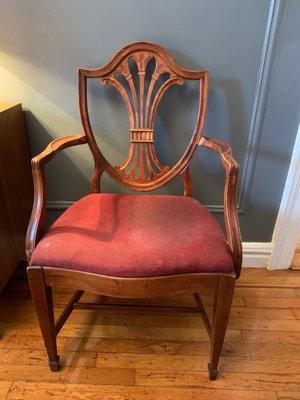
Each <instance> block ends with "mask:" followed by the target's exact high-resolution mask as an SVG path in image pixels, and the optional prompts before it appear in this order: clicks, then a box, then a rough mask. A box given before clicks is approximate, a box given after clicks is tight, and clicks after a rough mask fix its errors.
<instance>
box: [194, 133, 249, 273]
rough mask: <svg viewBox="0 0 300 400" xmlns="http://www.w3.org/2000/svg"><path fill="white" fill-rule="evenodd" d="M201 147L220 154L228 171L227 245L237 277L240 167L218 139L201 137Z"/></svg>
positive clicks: (226, 189) (240, 250)
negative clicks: (237, 201) (237, 205)
mask: <svg viewBox="0 0 300 400" xmlns="http://www.w3.org/2000/svg"><path fill="white" fill-rule="evenodd" d="M199 146H203V147H206V148H207V149H211V150H213V151H215V152H216V153H218V154H219V157H220V160H221V163H222V164H223V167H224V169H225V171H226V177H225V185H224V221H225V230H226V238H227V244H228V247H229V249H230V251H231V254H232V258H233V261H234V269H235V272H236V277H237V278H238V277H239V276H240V273H241V266H242V258H243V255H242V240H241V233H240V226H239V220H238V217H237V210H236V191H237V178H238V171H239V165H238V163H237V162H236V160H235V159H234V158H233V156H232V153H231V147H230V146H229V145H228V144H226V143H224V142H222V141H221V140H218V139H212V138H207V137H201V138H200V140H199Z"/></svg>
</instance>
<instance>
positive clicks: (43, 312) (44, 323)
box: [27, 267, 59, 372]
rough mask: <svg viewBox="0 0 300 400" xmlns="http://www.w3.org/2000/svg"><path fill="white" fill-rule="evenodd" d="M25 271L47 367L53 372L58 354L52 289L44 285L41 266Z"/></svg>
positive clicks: (55, 368)
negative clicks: (46, 358) (45, 352)
mask: <svg viewBox="0 0 300 400" xmlns="http://www.w3.org/2000/svg"><path fill="white" fill-rule="evenodd" d="M27 272H28V278H29V284H30V289H31V295H32V298H33V301H34V305H35V310H36V313H37V316H38V319H39V324H40V329H41V332H42V336H43V339H44V343H45V347H46V351H47V355H48V362H49V367H50V369H51V371H53V372H55V371H58V369H59V356H58V355H57V345H56V334H55V323H54V312H53V300H52V289H51V287H50V286H46V285H45V281H44V276H43V269H42V268H41V267H28V268H27Z"/></svg>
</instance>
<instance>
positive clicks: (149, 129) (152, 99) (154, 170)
mask: <svg viewBox="0 0 300 400" xmlns="http://www.w3.org/2000/svg"><path fill="white" fill-rule="evenodd" d="M151 62H154V63H155V65H154V69H153V70H152V71H151V68H148V65H150V63H151ZM132 65H134V66H135V68H136V78H137V80H138V85H136V83H135V77H134V76H133V75H134V74H133V69H132ZM120 77H121V78H122V79H121V78H120ZM163 77H165V79H162V78H163ZM88 79H99V80H100V82H101V83H102V84H104V85H112V86H113V87H114V88H116V89H117V90H118V92H119V93H120V95H121V96H122V98H123V100H124V102H125V105H126V107H127V111H128V116H129V123H130V133H129V140H130V145H129V152H128V155H127V156H126V157H125V159H124V161H123V162H122V163H121V164H120V165H117V166H112V165H111V164H110V163H109V162H108V161H107V160H106V159H105V157H104V155H103V154H102V152H101V150H100V149H99V147H98V145H97V143H96V140H95V137H94V134H93V130H92V127H91V124H90V120H89V109H88V102H87V80H88ZM185 80H196V81H197V83H198V85H199V107H198V116H197V120H196V124H195V128H194V132H193V134H192V135H191V139H190V143H189V145H188V147H187V149H186V150H185V152H184V153H183V155H182V156H181V157H180V159H179V160H178V161H177V163H176V164H175V165H173V166H166V165H164V164H163V163H162V162H161V161H159V159H158V157H157V154H156V151H155V146H154V143H155V139H156V133H155V118H156V113H157V109H158V106H159V103H160V101H161V99H162V97H163V95H164V93H165V92H166V91H167V90H168V89H169V88H170V87H171V86H172V85H174V84H180V85H183V84H184V83H185ZM146 81H147V82H148V85H146ZM78 83H79V106H80V113H81V119H82V125H83V129H84V134H81V135H77V136H67V137H62V138H59V139H56V140H54V141H53V142H52V143H50V145H49V146H48V147H47V148H46V150H45V151H44V152H42V153H41V154H40V155H38V156H36V157H35V158H33V160H32V169H33V176H34V189H35V200H34V205H33V210H32V215H31V219H30V224H29V227H28V233H27V241H26V250H27V256H28V260H29V263H30V257H31V255H32V252H33V250H34V248H35V246H36V244H37V242H38V240H39V239H40V237H41V235H42V228H43V223H44V219H45V210H46V190H45V182H44V164H45V163H46V162H47V161H49V160H50V159H51V158H52V157H53V156H54V155H55V154H56V153H57V152H58V151H60V150H62V149H64V148H67V147H69V146H73V145H77V144H84V143H88V145H89V147H90V150H91V152H92V155H93V158H94V162H95V167H94V172H93V175H92V177H91V182H90V191H91V193H98V192H100V178H101V176H102V174H103V173H104V172H106V173H107V174H108V175H110V176H111V177H112V178H113V179H115V180H116V181H117V182H119V183H120V184H121V185H123V186H125V187H127V188H129V189H131V190H134V191H140V192H145V191H150V190H155V189H157V188H159V187H161V186H163V185H165V184H167V183H168V182H169V181H170V180H171V179H173V178H175V177H176V176H177V175H178V174H181V175H182V178H183V184H184V195H185V196H191V194H192V180H191V176H190V172H189V163H190V161H191V158H192V156H193V154H194V152H195V150H196V149H197V147H198V146H201V147H204V148H208V149H210V150H213V151H215V152H216V153H217V154H218V155H219V157H220V160H221V163H222V165H223V166H224V168H225V171H226V178H225V187H224V216H225V227H226V236H227V243H228V247H229V250H230V251H231V254H232V257H233V260H234V272H233V273H228V274H222V273H210V274H209V273H198V274H182V275H174V276H162V277H155V278H137V279H135V278H118V277H109V276H100V275H95V274H91V273H86V272H81V271H72V270H68V269H63V268H62V269H58V268H51V267H44V266H30V265H29V267H28V276H29V280H30V282H31V289H32V292H33V298H34V301H35V304H36V307H37V313H38V315H39V321H40V325H41V330H42V333H43V336H44V342H45V346H46V349H47V353H48V358H49V363H50V367H51V368H52V370H57V368H58V356H57V353H56V347H55V346H54V344H53V340H56V336H57V334H58V332H59V331H60V330H61V328H62V326H63V324H64V323H65V321H66V320H67V318H68V317H69V316H70V314H71V312H72V311H73V309H74V308H79V307H80V303H78V298H79V297H81V295H82V292H83V291H86V292H90V293H97V294H100V295H102V296H108V297H115V298H132V299H138V298H141V299H142V298H143V299H145V298H147V299H149V298H154V297H159V296H164V295H165V294H166V293H169V294H170V295H182V294H186V293H190V294H194V298H195V301H196V307H195V310H196V311H197V312H200V313H201V315H202V317H203V321H204V323H205V327H206V328H207V331H208V334H209V338H210V339H211V343H212V346H211V362H210V367H209V376H210V379H215V378H216V376H217V368H218V362H219V358H220V354H221V349H222V345H223V341H224V337H225V332H226V326H227V321H228V317H229V313H230V305H231V299H232V295H233V290H234V286H235V281H236V279H237V278H238V277H239V275H240V270H241V262H242V249H241V237H240V231H239V225H238V219H237V213H236V186H237V175H238V164H237V162H236V161H235V160H234V158H233V156H232V154H231V149H230V147H229V146H228V145H227V144H225V143H223V142H221V141H219V140H215V139H211V138H206V137H203V136H202V131H203V126H204V121H205V115H206V109H207V95H208V72H207V71H189V70H186V69H184V68H182V67H180V66H178V65H177V64H176V63H175V62H174V60H173V59H172V57H171V56H170V55H169V53H168V52H167V51H166V50H164V49H163V48H161V47H160V46H158V45H156V44H153V43H148V42H136V43H131V44H129V45H128V46H126V47H124V48H123V49H122V50H121V51H119V52H118V53H117V54H116V55H115V57H114V58H113V59H112V60H111V61H110V62H109V63H108V64H107V65H105V66H104V67H101V68H97V69H79V75H78ZM125 83H126V84H125ZM146 87H147V89H146ZM32 282H33V283H32ZM35 282H39V284H40V285H42V286H43V288H39V289H37V284H35ZM53 286H63V287H64V288H65V289H69V290H74V291H75V294H74V296H73V298H71V300H69V302H68V304H67V306H66V308H65V310H64V311H63V313H62V314H61V316H60V317H59V319H58V321H57V322H56V323H55V322H54V321H53V320H52V319H53V318H52V317H53V316H52V311H51V307H50V306H49V304H48V303H49V301H50V300H49V299H50V292H51V290H50V288H52V287H53ZM200 294H201V296H203V295H209V294H214V295H215V297H216V302H215V311H214V313H213V317H212V322H210V320H209V318H208V315H207V313H206V311H205V308H204V306H203V303H202V301H201V297H200ZM47 299H48V300H47ZM81 307H82V308H84V309H86V308H89V307H92V308H93V309H95V308H98V305H89V304H86V303H85V304H84V305H82V306H81ZM42 314H43V315H42ZM45 319H47V321H45Z"/></svg>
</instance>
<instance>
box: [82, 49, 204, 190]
mask: <svg viewBox="0 0 300 400" xmlns="http://www.w3.org/2000/svg"><path fill="white" fill-rule="evenodd" d="M88 78H92V79H99V80H100V82H101V83H102V84H103V85H111V86H113V87H114V88H115V89H116V90H117V91H118V92H119V94H120V95H121V97H122V99H123V101H124V103H125V106H126V109H127V112H128V117H129V130H130V132H129V150H128V154H127V156H126V157H125V159H124V160H123V162H122V163H121V164H119V165H117V166H112V165H111V164H110V163H109V162H108V161H107V160H106V158H105V157H104V155H103V154H102V152H101V150H100V148H99V147H98V145H97V142H96V140H95V137H94V134H93V130H92V127H91V123H90V120H89V112H88V102H87V79H88ZM185 80H195V81H198V83H199V103H198V116H197V120H196V124H195V128H194V131H193V132H191V140H190V142H189V145H188V147H187V149H186V151H185V152H184V153H183V155H182V156H181V158H180V159H179V160H178V161H177V163H176V164H175V165H173V166H168V165H164V164H163V163H162V162H161V161H160V160H159V159H158V156H157V154H156V150H155V140H156V132H155V130H154V127H155V119H156V116H157V110H158V107H159V104H160V103H161V100H162V98H163V96H164V94H165V93H166V92H167V90H168V89H170V88H171V87H172V86H173V85H183V84H184V82H185ZM207 93H208V72H207V71H190V70H186V69H184V68H182V67H180V66H179V65H177V64H176V63H175V62H174V60H173V58H172V57H171V56H170V54H169V53H168V52H167V51H166V50H164V49H163V48H162V47H160V46H158V45H156V44H154V43H149V42H135V43H131V44H129V45H128V46H126V47H124V48H123V49H122V50H121V51H119V52H118V53H117V54H116V55H115V56H114V58H113V59H112V60H111V61H110V62H109V63H108V64H106V65H105V66H104V67H100V68H97V69H80V70H79V104H80V112H81V118H82V124H83V127H84V131H85V134H86V137H87V141H88V144H89V146H90V149H91V151H92V154H93V156H94V160H95V169H94V173H93V176H92V178H91V192H93V193H95V192H99V191H100V183H99V180H100V178H101V175H102V173H103V172H106V173H108V175H110V176H111V177H112V178H113V179H115V180H116V181H117V182H119V183H120V184H121V185H123V186H125V187H127V188H129V189H132V190H136V191H150V190H155V189H157V188H159V187H161V186H163V185H165V184H166V183H167V182H169V181H170V180H171V179H173V178H174V177H175V176H176V175H178V174H182V176H183V180H184V185H185V187H187V185H189V186H191V182H187V181H186V179H187V177H188V173H187V172H184V171H188V165H189V162H190V160H191V158H192V155H193V153H194V151H195V150H196V148H197V144H198V141H199V139H200V137H201V135H202V130H203V126H204V120H205V114H206V108H207ZM185 192H186V193H191V188H190V189H189V190H188V191H185Z"/></svg>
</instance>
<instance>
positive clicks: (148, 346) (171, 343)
mask: <svg viewBox="0 0 300 400" xmlns="http://www.w3.org/2000/svg"><path fill="white" fill-rule="evenodd" d="M71 295H72V293H71V292H69V291H63V290H62V289H58V290H56V291H55V294H54V301H55V306H56V308H55V312H56V315H58V314H59V313H60V312H61V310H62V307H63V306H64V305H65V303H66V302H67V301H68V300H69V298H70V296H71ZM97 300H98V301H99V296H96V295H90V294H85V295H84V300H83V301H87V302H91V301H97ZM107 301H108V302H110V301H113V302H122V303H124V302H127V303H129V304H132V302H133V300H126V301H125V300H120V299H112V300H110V299H108V300H107ZM203 301H204V303H205V305H206V307H207V310H208V313H211V310H212V304H213V300H212V298H210V297H207V296H206V297H205V296H204V298H203ZM193 302H194V300H193V298H192V297H191V296H179V297H168V298H164V299H162V298H160V299H154V300H152V301H148V302H147V303H148V304H156V305H157V304H160V305H184V306H193V305H194V303H193ZM0 315H1V321H0V332H1V338H0V399H3V400H4V399H14V400H21V399H24V400H27V399H28V400H40V399H43V400H47V399H51V400H58V399H59V400H64V399H68V400H69V399H74V400H98V399H100V400H142V399H143V400H158V399H162V400H171V399H172V400H175V399H176V400H198V399H199V400H200V399H201V400H208V399H210V400H221V399H222V400H231V399H232V400H233V399H234V400H237V399H240V400H250V399H251V400H296V399H298V400H300V271H294V270H285V271H274V272H270V271H267V270H260V269H245V270H244V271H243V273H242V277H241V279H240V281H239V282H238V285H237V288H236V291H235V297H234V301H233V308H232V312H231V317H230V321H229V327H228V332H227V335H226V339H225V344H224V348H223V353H222V358H221V362H220V366H221V374H220V377H219V379H217V380H216V381H214V382H211V381H209V380H208V376H207V361H208V356H209V339H208V336H207V333H206V331H205V329H204V325H203V322H202V320H201V318H200V317H199V316H197V315H191V314H178V315H177V314H171V315H170V314H169V315H164V316H161V315H157V314H155V312H153V313H151V314H141V313H140V312H137V311H135V310H131V309H129V308H126V310H123V311H122V312H119V311H113V312H112V311H111V310H104V311H101V313H99V312H95V311H82V310H80V311H79V310H78V311H74V313H73V314H72V316H71V318H70V320H69V321H68V322H67V324H66V325H65V326H64V327H63V329H62V331H61V333H60V335H59V337H58V349H59V353H60V356H61V364H62V368H61V370H60V371H59V372H56V373H53V372H51V371H50V370H49V368H48V365H47V361H46V357H45V352H44V348H43V341H42V338H41V336H40V331H39V327H38V324H37V319H36V316H35V311H34V308H33V304H32V301H31V297H30V292H29V287H28V283H27V281H26V280H24V279H22V275H20V274H18V276H15V277H13V278H12V279H11V281H10V282H9V283H8V285H7V287H6V289H5V290H4V292H3V293H2V294H1V296H0Z"/></svg>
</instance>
